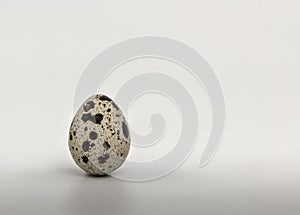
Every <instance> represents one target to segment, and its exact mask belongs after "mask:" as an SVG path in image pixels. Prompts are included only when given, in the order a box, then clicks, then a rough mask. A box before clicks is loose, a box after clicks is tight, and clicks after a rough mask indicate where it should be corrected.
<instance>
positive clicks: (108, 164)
mask: <svg viewBox="0 0 300 215" xmlns="http://www.w3.org/2000/svg"><path fill="white" fill-rule="evenodd" d="M129 148H130V135H129V129H128V124H127V122H126V120H125V117H124V115H123V114H122V112H121V110H120V108H119V107H118V106H117V105H116V104H115V102H114V101H112V100H111V99H110V98H109V97H107V96H105V95H101V94H97V95H94V96H91V97H90V98H88V99H87V100H86V101H85V102H84V103H83V104H82V105H81V107H80V108H79V110H78V112H77V113H76V115H75V117H74V119H73V121H72V124H71V127H70V133H69V149H70V152H71V155H72V157H73V159H74V161H75V163H76V164H77V165H78V166H79V167H80V168H81V169H83V170H84V171H85V172H87V173H89V174H92V175H105V174H109V173H111V172H112V171H114V170H115V169H117V168H118V167H120V166H121V164H122V163H123V162H124V161H125V159H126V157H127V155H128V152H129Z"/></svg>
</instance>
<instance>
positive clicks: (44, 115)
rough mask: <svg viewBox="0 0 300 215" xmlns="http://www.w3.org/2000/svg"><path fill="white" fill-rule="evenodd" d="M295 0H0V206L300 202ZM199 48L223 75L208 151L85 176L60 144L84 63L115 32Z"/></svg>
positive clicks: (268, 209) (256, 208) (30, 210)
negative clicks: (166, 164) (201, 164)
mask: <svg viewBox="0 0 300 215" xmlns="http://www.w3.org/2000/svg"><path fill="white" fill-rule="evenodd" d="M299 10H300V3H299V1H296V0H293V1H292V0H288V1H283V0H282V1H278V0H275V1H274V0H272V1H271V0H268V1H265V0H254V1H253V0H252V1H250V0H249V1H236V0H228V1H220V0H212V1H184V2H183V1H181V2H179V1H156V0H154V1H119V2H116V1H90V2H89V3H87V2H83V1H73V2H72V3H71V1H51V3H50V2H46V1H45V2H44V3H42V2H38V1H27V2H26V3H25V2H21V1H20V2H18V1H4V0H2V1H1V3H0V59H1V60H0V71H1V73H0V74H1V75H0V89H1V90H0V96H1V108H0V110H1V124H0V130H1V150H0V159H1V162H0V168H1V177H0V182H1V183H0V214H3V215H10V214H22V215H24V214H31V215H32V214H97V213H98V214H183V213H184V214H213V215H215V214H217V215H219V214H222V215H224V214H230V215H232V214H237V215H242V214H263V215H265V214H288V215H293V214H299V212H300V206H299V200H300V193H299V191H300V188H299V183H300V182H299V181H300V172H299V170H300V168H299V163H300V156H299V153H300V145H299V141H300V138H299V129H300V128H299V122H300V114H299V108H300V100H299V98H300V97H299V92H300V85H299V78H300V73H299V69H300V61H299V56H300V13H299ZM142 35H158V36H165V37H171V38H175V39H178V40H180V41H183V42H186V43H187V44H189V45H190V46H192V47H193V48H195V49H196V50H198V51H199V52H200V53H202V55H203V56H204V57H205V58H206V59H207V61H208V62H209V64H210V65H211V66H212V68H213V69H214V70H215V72H216V74H217V76H218V78H219V80H220V82H221V83H222V86H223V89H224V94H225V97H226V104H227V115H228V116H227V126H226V127H227V129H226V133H225V136H224V140H223V145H222V146H221V148H220V150H219V151H218V152H217V154H216V156H215V158H214V159H213V161H212V162H211V163H210V164H209V165H208V166H206V167H205V168H203V169H199V168H197V162H198V161H199V151H197V150H195V153H193V154H192V156H191V157H190V158H189V159H188V160H187V161H186V163H185V164H184V165H183V166H181V167H180V168H179V169H178V170H177V171H175V172H174V173H173V174H171V175H168V176H167V177H164V178H162V179H160V180H156V181H151V182H146V183H133V182H124V181H119V180H116V179H114V178H112V177H105V178H95V177H88V176H86V175H85V174H83V173H82V172H81V171H80V170H79V169H78V168H76V167H75V165H74V164H73V161H72V160H71V157H70V155H69V153H68V149H67V138H68V137H67V134H68V127H69V124H70V121H71V119H72V117H73V116H72V115H73V112H72V108H73V96H74V92H75V88H76V85H77V82H78V80H79V77H80V75H81V73H82V71H83V70H84V68H85V67H86V65H87V63H88V62H89V61H90V60H91V59H92V58H93V57H94V56H95V55H96V54H98V53H99V52H100V51H101V50H103V49H104V48H107V47H109V46H110V45H111V44H114V43H116V42H119V41H120V40H123V39H128V38H131V37H136V36H142Z"/></svg>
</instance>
